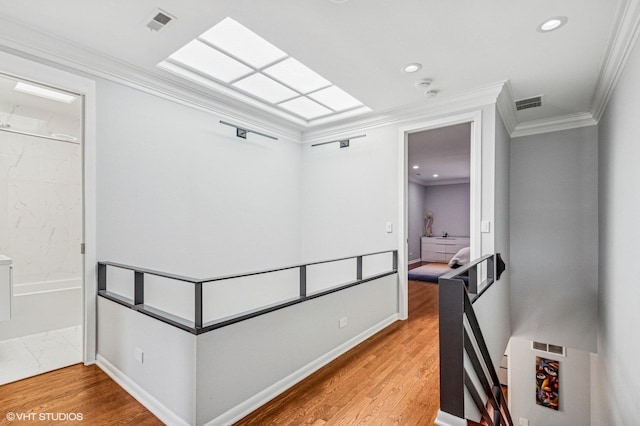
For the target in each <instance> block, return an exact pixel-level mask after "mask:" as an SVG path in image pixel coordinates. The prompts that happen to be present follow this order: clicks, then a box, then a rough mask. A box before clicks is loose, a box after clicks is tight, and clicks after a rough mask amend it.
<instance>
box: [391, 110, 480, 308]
mask: <svg viewBox="0 0 640 426" xmlns="http://www.w3.org/2000/svg"><path fill="white" fill-rule="evenodd" d="M480 118H481V116H480V112H477V113H470V114H466V115H463V116H457V117H451V118H448V119H441V120H434V121H432V122H428V123H425V124H424V125H422V126H414V127H412V128H408V129H403V134H402V136H403V138H404V155H403V156H402V158H403V164H402V170H403V171H404V174H403V176H402V179H403V184H404V199H403V205H404V211H403V217H404V220H405V224H404V225H405V226H404V228H405V236H404V237H405V239H404V243H405V244H406V245H405V256H404V260H405V262H404V266H405V267H406V268H407V270H406V274H405V273H404V272H405V271H403V272H402V277H403V278H404V279H405V280H406V281H405V283H406V293H404V295H405V297H406V311H405V313H406V317H409V316H410V315H411V316H413V314H412V312H416V303H418V304H419V303H422V302H420V299H423V298H431V299H433V298H436V299H437V282H438V277H439V276H440V275H443V274H445V273H447V272H448V271H450V270H451V267H452V266H453V267H454V268H455V267H456V266H459V265H461V264H465V263H467V262H468V261H469V260H470V259H474V258H476V257H477V256H478V255H479V253H480V234H479V225H480V203H479V201H480V188H481V186H480V176H481V175H480V161H481V158H480V142H481V129H480V127H481V119H480ZM401 287H404V286H403V285H401ZM423 287H424V288H431V290H430V291H427V292H425V290H424V288H423ZM414 298H415V299H416V300H414ZM423 302H424V301H423Z"/></svg>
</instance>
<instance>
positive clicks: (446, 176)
mask: <svg viewBox="0 0 640 426" xmlns="http://www.w3.org/2000/svg"><path fill="white" fill-rule="evenodd" d="M407 157H408V163H407V165H408V175H409V180H411V181H413V182H416V183H419V184H421V185H444V184H451V183H463V182H469V176H470V173H469V172H470V167H471V124H469V123H465V124H458V125H455V126H449V127H442V128H438V129H433V130H425V131H423V132H418V133H412V134H410V135H409V143H408V155H407ZM415 165H417V166H418V167H419V168H418V169H414V168H413V166H415ZM434 174H437V175H438V177H437V178H434V177H433V175H434Z"/></svg>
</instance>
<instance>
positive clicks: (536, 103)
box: [516, 95, 542, 111]
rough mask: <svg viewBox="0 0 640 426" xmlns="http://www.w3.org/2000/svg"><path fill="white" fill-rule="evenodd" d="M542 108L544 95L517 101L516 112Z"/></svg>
mask: <svg viewBox="0 0 640 426" xmlns="http://www.w3.org/2000/svg"><path fill="white" fill-rule="evenodd" d="M541 106H542V95H540V96H534V97H533V98H527V99H520V100H519V101H516V111H522V110H523V109H529V108H537V107H541Z"/></svg>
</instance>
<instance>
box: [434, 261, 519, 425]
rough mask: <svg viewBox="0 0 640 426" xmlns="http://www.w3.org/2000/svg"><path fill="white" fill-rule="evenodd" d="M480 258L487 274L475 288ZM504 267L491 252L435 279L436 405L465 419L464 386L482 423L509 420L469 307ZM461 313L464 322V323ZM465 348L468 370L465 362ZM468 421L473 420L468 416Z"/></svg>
mask: <svg viewBox="0 0 640 426" xmlns="http://www.w3.org/2000/svg"><path fill="white" fill-rule="evenodd" d="M482 264H486V276H487V279H486V283H484V285H483V286H482V288H481V289H480V291H479V292H478V288H479V287H478V278H479V275H480V270H479V267H480V265H482ZM504 270H505V265H504V262H503V261H502V258H501V257H500V254H499V253H496V254H491V255H486V256H483V257H480V258H479V259H476V260H474V261H473V262H471V263H469V264H468V265H465V266H464V267H461V268H459V269H455V270H454V271H451V272H449V273H448V274H445V275H443V276H441V277H440V279H439V280H438V285H439V311H440V320H439V321H440V325H439V329H440V337H439V338H440V411H442V412H445V413H448V414H449V415H452V416H455V417H457V418H459V419H465V406H464V401H465V388H466V389H467V391H468V392H469V395H470V396H471V398H472V399H473V401H474V403H475V405H476V408H477V409H478V411H479V412H480V415H481V417H482V420H481V421H482V423H481V424H486V425H488V426H503V425H504V426H512V425H513V420H512V419H511V414H510V413H509V408H508V407H507V401H506V398H505V396H504V393H503V392H502V387H501V385H500V380H499V379H498V374H497V373H496V370H495V368H494V366H493V362H492V360H491V356H490V355H489V350H488V348H487V345H486V342H485V340H484V337H483V336H482V331H481V330H480V325H479V323H478V319H477V317H476V315H475V312H474V310H473V302H475V301H476V300H478V298H479V297H480V296H482V294H484V292H485V291H486V290H487V289H488V288H489V287H491V286H492V285H493V284H494V283H495V282H496V281H498V280H499V279H500V275H501V274H502V272H503V271H504ZM464 274H466V275H467V282H466V283H465V281H463V279H461V276H463V275H464ZM465 318H466V322H467V324H468V326H465ZM465 353H466V354H467V356H468V359H469V361H470V364H471V367H472V371H467V370H466V369H465V367H464V355H465ZM472 374H473V376H472ZM472 377H475V378H476V380H473V378H472ZM478 385H479V386H478ZM469 424H478V423H476V422H475V421H472V420H469Z"/></svg>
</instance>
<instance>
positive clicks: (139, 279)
mask: <svg viewBox="0 0 640 426" xmlns="http://www.w3.org/2000/svg"><path fill="white" fill-rule="evenodd" d="M134 274H135V282H134V286H133V304H134V305H144V274H143V273H142V272H138V271H136V272H135V273H134Z"/></svg>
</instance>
